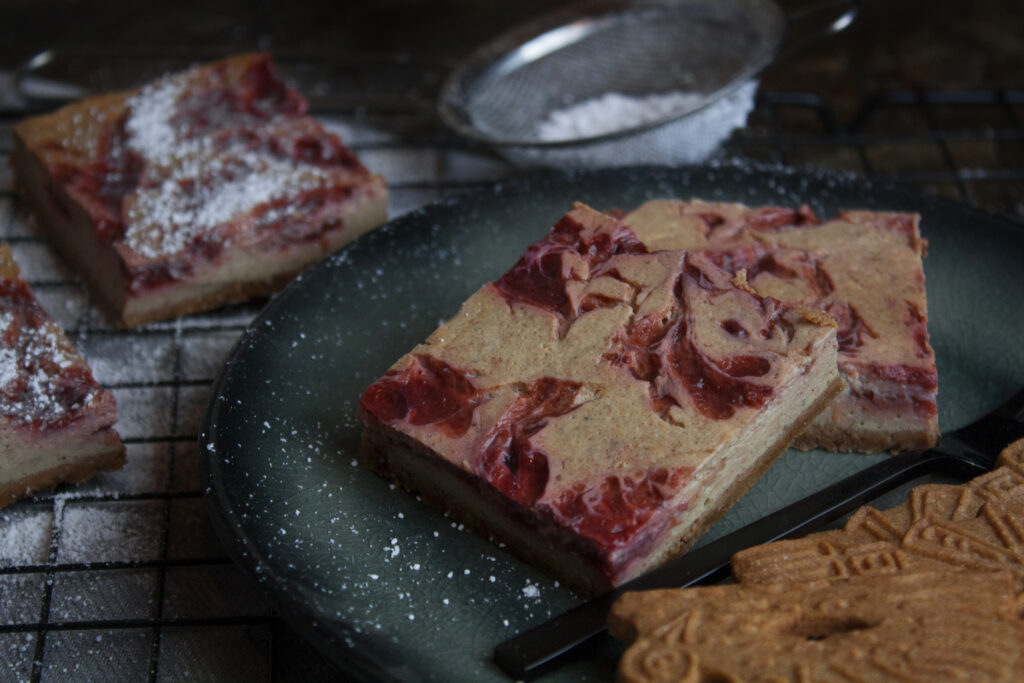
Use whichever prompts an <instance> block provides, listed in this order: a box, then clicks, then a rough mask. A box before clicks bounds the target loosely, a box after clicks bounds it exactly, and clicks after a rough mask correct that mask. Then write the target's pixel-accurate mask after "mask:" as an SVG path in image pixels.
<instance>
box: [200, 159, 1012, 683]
mask: <svg viewBox="0 0 1024 683" xmlns="http://www.w3.org/2000/svg"><path fill="white" fill-rule="evenodd" d="M653 197H684V198H688V197H702V198H706V199H719V200H728V201H742V202H747V203H751V204H765V203H771V204H783V205H797V204H800V203H807V204H810V205H811V207H812V208H813V209H814V210H815V212H817V214H818V215H819V216H828V215H832V214H833V213H834V212H835V211H836V210H837V209H839V208H843V207H850V208H868V209H898V210H905V211H918V212H920V213H921V214H922V216H923V222H922V230H923V232H924V234H925V236H926V237H927V239H928V240H929V255H928V258H927V261H926V264H925V272H926V276H927V281H928V304H929V313H930V317H931V320H930V325H929V328H930V331H931V335H932V342H933V344H934V346H935V350H936V353H937V355H938V365H939V376H940V398H939V405H940V411H939V413H940V414H939V418H940V422H941V425H942V427H943V429H945V430H949V429H954V428H956V427H959V426H961V425H963V424H966V423H967V422H970V421H971V420H973V419H975V418H977V417H979V416H981V415H982V414H984V413H985V412H986V411H988V410H990V409H991V408H993V407H995V406H996V405H998V404H999V403H1001V402H1002V401H1003V400H1005V399H1007V398H1008V397H1009V396H1011V395H1012V394H1013V393H1014V392H1015V391H1016V390H1017V389H1018V388H1019V387H1020V386H1022V385H1024V343H1022V342H1024V313H1022V306H1024V277H1022V276H1021V267H1022V264H1024V231H1022V230H1021V228H1020V227H1019V226H1016V225H1014V224H1012V223H1009V222H1007V221H1003V220H1000V219H997V218H995V217H993V216H990V215H987V214H983V213H980V212H977V211H973V210H970V209H967V208H965V207H962V206H959V205H956V204H952V203H950V202H947V201H943V200H940V199H935V198H928V197H922V196H918V195H914V194H909V193H905V192H902V191H898V190H894V189H890V188H885V187H878V186H876V185H873V184H871V183H869V182H867V181H865V180H863V179H858V178H855V177H848V176H837V175H831V174H827V175H826V174H817V173H814V174H810V173H800V172H794V171H788V170H780V169H763V168H762V169H750V168H746V167H732V166H725V167H699V168H682V169H665V168H637V169H625V170H622V169H617V170H604V171H595V172H587V173H578V174H570V175H543V176H533V177H528V178H523V179H520V180H516V181H514V182H510V183H505V184H501V185H495V186H494V187H492V188H490V189H487V190H485V191H481V192H477V193H474V194H469V195H465V196H461V197H459V198H457V199H454V200H451V201H448V202H444V203H440V204H435V205H432V206H429V207H427V208H426V209H423V210H421V211H416V212H414V213H411V214H408V215H406V216H403V217H401V218H399V219H397V220H395V221H392V222H391V223H389V224H388V225H386V226H384V227H382V228H380V229H379V230H377V231H375V232H373V233H371V234H369V235H367V236H365V237H363V238H361V239H359V240H357V241H356V242H355V243H354V244H352V245H349V246H348V247H346V248H344V249H342V250H341V251H339V252H337V253H336V254H334V255H333V256H331V257H330V258H328V259H327V260H326V261H324V262H323V263H321V264H320V265H319V266H317V267H315V268H313V269H311V270H310V271H308V272H306V273H305V274H303V275H302V276H301V277H299V278H298V279H297V280H296V281H295V282H294V283H292V284H291V285H290V286H289V287H288V288H287V289H285V290H284V292H283V293H281V294H280V295H279V296H277V297H276V298H275V299H274V300H273V301H272V302H271V303H270V304H269V305H268V306H267V307H266V309H265V310H264V311H263V312H262V314H261V315H260V316H259V318H258V319H257V320H256V321H255V322H254V323H253V324H252V326H251V327H250V328H249V329H248V330H246V332H245V333H244V334H243V335H242V337H241V339H240V340H239V342H238V344H237V345H236V346H235V348H234V350H233V351H232V353H231V355H230V357H229V359H228V361H227V364H226V365H225V367H224V370H223V371H222V373H221V375H220V377H219V379H218V380H217V382H216V385H215V386H214V390H213V394H212V398H211V402H210V406H209V409H208V411H207V413H206V416H205V420H204V424H203V428H202V433H201V435H200V437H199V452H200V454H201V462H202V465H203V468H204V472H203V475H204V478H205V483H206V485H207V487H208V488H207V494H208V500H209V502H210V504H211V507H212V512H213V517H214V521H215V523H216V525H217V526H218V527H219V530H220V533H221V535H222V537H223V538H224V540H225V541H226V543H227V545H228V547H229V550H230V552H231V553H232V554H233V556H234V557H235V559H236V560H237V561H238V562H239V563H240V564H241V565H242V566H243V567H244V568H245V569H247V570H248V571H249V572H251V573H252V574H253V575H254V576H255V577H256V578H257V579H259V580H260V581H261V582H262V583H263V585H264V586H265V587H266V588H267V589H268V590H269V591H270V592H271V594H272V596H273V597H274V599H275V602H276V604H277V605H278V607H279V608H280V609H281V610H282V612H283V613H285V615H286V616H290V617H291V619H292V621H293V622H294V623H296V624H297V625H298V626H299V627H300V628H302V629H303V630H304V631H305V632H306V634H307V635H308V636H309V637H310V638H311V639H312V640H313V641H314V642H315V643H317V644H318V645H320V646H321V647H322V648H323V649H324V651H325V652H327V653H328V654H329V655H330V656H331V657H332V658H333V659H334V660H335V661H336V662H338V663H339V664H340V665H341V666H343V667H345V668H346V669H347V670H348V671H350V672H351V673H352V674H353V675H355V676H357V677H359V678H385V679H386V678H396V679H413V680H417V679H424V680H439V681H454V680H474V681H480V680H491V679H493V680H504V677H503V675H502V674H501V673H500V671H499V670H498V669H497V668H496V667H495V666H494V665H493V663H491V662H490V661H489V656H490V652H491V650H492V649H493V647H494V646H495V645H496V644H498V643H499V642H501V641H503V640H505V639H506V638H509V637H511V636H512V635H515V634H516V633H518V632H520V631H522V630H524V629H526V628H528V627H530V626H533V625H536V624H538V623H540V622H542V621H544V620H546V619H547V618H548V617H550V616H554V615H556V614H559V613H560V612H562V611H564V610H565V609H567V608H569V607H571V606H573V605H575V604H577V602H578V598H576V597H575V596H574V595H573V594H572V593H570V592H569V591H567V590H566V589H565V588H563V587H560V586H559V585H558V584H556V583H554V582H553V581H551V580H549V579H548V578H546V577H545V576H544V575H542V574H541V573H539V572H537V571H536V570H534V569H533V568H531V567H530V566H528V565H526V564H524V563H522V562H520V561H518V560H516V559H515V558H513V557H511V556H510V555H509V554H507V553H506V552H504V551H503V550H502V549H500V548H499V547H496V546H495V545H492V544H491V543H489V542H488V541H487V540H486V539H482V538H478V537H477V536H475V535H473V534H471V533H469V532H468V531H464V530H463V529H462V528H461V526H459V525H457V524H455V523H453V522H452V521H451V520H450V519H448V518H446V517H444V516H442V515H440V514H438V513H436V512H433V511H432V510H429V509H427V508H426V507H424V506H423V505H421V504H420V503H419V502H418V501H417V500H416V499H415V497H413V496H411V495H409V494H407V493H405V492H403V491H401V490H395V489H393V488H392V487H391V486H389V485H388V484H387V483H385V482H383V481H382V480H381V479H379V478H377V477H376V476H374V475H373V474H370V473H368V472H366V471H363V470H362V469H361V468H360V467H357V466H356V465H355V462H354V456H355V453H356V451H357V449H358V446H359V436H360V431H361V427H360V424H359V422H358V421H357V420H356V417H355V414H356V402H357V399H358V397H359V394H360V392H361V391H362V390H363V388H364V387H366V386H367V385H368V384H369V383H370V382H372V381H373V380H374V379H375V378H376V377H378V376H379V375H380V374H381V373H383V372H384V370H385V369H387V367H388V366H389V365H390V364H391V363H392V362H393V361H394V360H395V359H397V358H398V357H399V356H401V355H402V354H403V353H405V352H406V351H407V350H408V349H410V348H411V347H412V346H413V345H414V344H416V343H417V342H419V341H421V340H422V339H424V338H425V337H426V336H427V335H428V334H429V333H430V332H431V331H432V330H433V329H434V328H435V327H436V326H437V324H438V323H439V322H440V321H441V320H443V319H445V318H446V317H447V316H450V315H452V314H453V313H455V312H456V311H457V310H458V308H459V305H460V303H461V302H462V301H463V300H464V299H465V298H466V297H468V296H469V295H470V294H471V293H472V292H473V291H475V290H476V289H477V288H478V287H479V286H480V285H481V284H483V283H484V282H486V281H488V280H491V279H494V278H496V277H497V276H499V275H500V274H501V273H502V272H504V270H505V269H507V268H508V267H509V266H510V265H511V264H512V263H513V262H514V261H515V260H516V258H518V256H519V254H520V252H521V251H522V250H523V248H524V247H525V246H526V245H527V244H529V243H530V242H532V241H534V240H536V239H538V238H540V237H541V236H542V235H544V234H545V232H546V231H547V229H548V227H549V226H550V225H551V224H552V223H553V222H554V221H555V220H556V219H557V218H558V217H559V216H561V215H562V214H563V213H564V212H565V211H566V210H568V208H569V207H570V205H571V202H572V201H573V200H581V201H584V202H587V203H589V204H591V205H592V206H594V207H596V208H599V209H610V208H629V207H633V206H635V205H637V204H639V203H641V202H643V201H644V200H646V199H649V198H653ZM881 457H884V456H856V455H834V454H833V455H825V454H821V453H798V452H787V453H785V454H784V455H783V456H782V457H781V458H780V459H779V461H778V462H777V463H776V464H775V465H774V466H773V467H772V468H771V469H770V470H769V471H768V473H767V474H766V475H765V476H764V477H763V478H762V479H761V480H760V481H759V482H758V484H757V485H756V486H755V487H754V489H753V490H751V491H750V493H748V494H747V495H746V496H745V497H744V498H742V499H741V500H740V501H739V502H738V503H737V504H736V506H735V507H734V508H733V509H732V510H731V511H730V512H729V513H728V514H727V515H726V516H725V517H723V518H722V520H721V521H720V522H719V523H718V524H717V525H715V527H714V528H713V529H712V530H711V531H710V532H709V533H708V534H707V535H706V538H705V539H703V541H704V542H706V541H707V540H709V539H711V538H714V537H717V536H720V535H722V534H724V533H727V532H729V531H731V530H734V529H736V528H738V527H740V526H742V525H744V524H746V523H748V522H750V521H752V520H754V519H757V518H758V517H760V516H762V515H764V514H765V513H767V512H770V511H772V510H774V509H777V508H779V507H781V506H783V505H785V504H787V503H790V502H793V501H795V500H798V499H799V498H802V497H803V496H804V495H806V494H808V493H811V492H813V491H815V490H817V489H819V488H821V487H823V486H824V485H826V484H828V483H830V482H832V481H835V480H837V479H839V478H841V477H844V476H846V475H848V474H850V473H852V472H854V471H856V470H858V469H860V468H862V467H864V466H866V465H868V464H870V463H872V462H876V461H877V460H878V459H879V458H881ZM693 552H699V549H698V550H695V551H693ZM590 655H591V656H590V657H588V658H587V659H586V660H585V661H578V662H576V663H574V664H571V665H569V666H568V667H566V668H563V669H561V670H559V671H558V672H555V673H553V674H550V677H551V678H553V679H565V680H581V679H583V678H587V679H590V680H605V679H609V678H611V676H612V672H613V669H614V664H615V659H616V657H617V650H616V648H615V647H614V646H611V645H604V646H602V648H601V649H600V650H599V651H597V652H591V653H590Z"/></svg>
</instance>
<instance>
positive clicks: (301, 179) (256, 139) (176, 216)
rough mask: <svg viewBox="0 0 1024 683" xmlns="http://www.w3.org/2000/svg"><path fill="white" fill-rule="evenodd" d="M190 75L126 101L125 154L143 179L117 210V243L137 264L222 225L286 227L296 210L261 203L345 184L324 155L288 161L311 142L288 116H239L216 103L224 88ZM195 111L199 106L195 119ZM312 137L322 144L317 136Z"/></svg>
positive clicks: (291, 113)
mask: <svg viewBox="0 0 1024 683" xmlns="http://www.w3.org/2000/svg"><path fill="white" fill-rule="evenodd" d="M192 73H193V72H185V73H183V74H175V75H171V76H166V77H164V78H161V79H160V80H158V81H156V82H154V83H152V84H151V85H149V86H146V87H144V88H143V89H142V90H140V91H139V92H138V93H137V94H136V95H134V96H132V97H130V98H129V99H128V101H127V106H128V111H129V115H128V117H127V119H126V122H125V133H126V135H127V139H126V145H127V146H128V148H129V149H131V150H132V151H133V152H135V153H136V154H138V155H139V156H140V157H141V158H142V160H143V162H144V165H143V169H144V170H143V172H142V175H141V177H140V178H139V185H138V187H137V189H136V191H135V192H134V193H133V194H132V195H131V196H130V198H129V200H128V202H126V205H125V207H124V220H125V233H124V236H123V240H124V243H125V245H126V246H128V247H129V248H130V249H132V250H133V251H135V252H136V253H137V254H139V255H140V256H142V257H144V258H150V259H152V258H158V257H161V256H168V255H172V254H176V253H178V252H180V251H181V250H182V249H184V248H185V247H187V246H188V245H189V244H191V243H192V242H194V241H195V240H196V238H198V237H200V236H202V235H203V234H205V233H208V232H210V231H211V230H212V229H214V228H216V227H217V226H220V225H223V224H225V223H228V222H229V221H237V222H238V225H239V230H241V231H245V230H247V229H248V230H251V229H253V228H256V227H259V226H261V225H266V224H268V223H270V222H273V221H274V220H280V219H282V218H285V217H287V215H288V214H290V213H293V212H294V211H295V208H294V207H292V206H287V207H284V208H287V209H288V211H287V212H286V211H283V210H281V209H275V208H269V207H267V206H266V204H267V203H268V202H269V203H274V202H275V201H276V200H282V202H281V203H284V202H283V200H285V199H287V198H289V197H294V196H295V195H296V194H298V193H300V192H308V191H310V190H315V189H317V188H321V187H327V186H330V185H334V184H337V183H338V181H339V178H343V177H344V175H341V176H339V169H338V166H337V165H332V164H331V163H330V159H329V158H328V157H329V155H328V154H327V151H326V150H327V147H321V152H322V154H321V157H320V158H319V159H315V160H316V161H320V162H324V163H312V161H313V160H307V159H306V158H301V159H296V158H292V157H291V156H289V155H288V154H287V153H286V151H287V150H288V149H289V148H290V145H292V144H295V143H296V141H297V140H299V139H303V138H304V136H308V135H310V134H311V129H310V128H309V126H308V124H307V123H306V122H305V121H304V120H303V119H301V118H296V115H295V113H294V111H292V110H283V111H273V110H266V111H265V110H260V112H259V113H258V114H253V113H250V112H245V111H236V110H234V109H232V105H225V104H224V103H223V102H222V99H224V98H219V94H222V93H223V92H224V89H226V88H229V85H228V84H226V83H224V82H221V81H219V80H218V79H215V78H214V79H212V80H210V81H209V82H206V83H199V84H194V83H193V82H192V80H190V79H192V78H193V76H192ZM211 87H212V88H213V90H210V91H209V92H210V93H212V94H210V95H209V96H210V97H211V101H210V103H209V106H206V101H205V100H204V99H203V97H204V93H205V92H207V90H208V89H209V88H211ZM227 99H228V100H230V98H227ZM197 102H198V103H199V104H200V105H203V106H200V107H199V109H200V110H201V114H198V115H197V114H194V112H193V111H192V109H193V108H195V107H196V106H197ZM315 131H316V132H314V133H312V134H313V135H314V139H316V140H319V139H320V137H322V135H323V133H322V132H321V131H320V129H319V128H316V129H315ZM296 136H298V137H296ZM317 136H319V137H317ZM261 211H262V213H261ZM218 241H222V239H218Z"/></svg>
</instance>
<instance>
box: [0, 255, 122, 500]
mask: <svg viewBox="0 0 1024 683" xmlns="http://www.w3.org/2000/svg"><path fill="white" fill-rule="evenodd" d="M116 421H117V414H116V409H115V406H114V397H113V395H112V394H111V393H110V392H109V391H106V390H104V389H102V388H100V386H99V385H98V384H97V383H96V380H95V379H93V376H92V373H91V372H90V371H89V368H88V366H86V364H85V361H83V360H82V358H81V357H80V356H79V355H78V354H77V353H76V352H75V350H74V349H73V348H72V347H71V343H70V342H69V341H68V339H67V337H65V336H64V333H63V331H61V329H60V327H59V326H58V325H57V324H56V323H55V322H54V321H53V320H51V319H50V317H49V316H48V315H47V314H46V312H45V311H44V310H43V309H42V308H41V307H40V306H39V303H38V302H37V301H36V299H35V297H34V296H33V295H32V292H31V291H30V290H29V288H28V285H27V284H26V283H25V281H24V280H22V279H21V278H20V277H19V273H18V266H17V265H16V264H15V263H14V261H13V259H12V258H11V250H10V247H9V246H8V245H7V244H3V243H0V506H4V505H7V504H9V503H11V502H13V501H14V500H16V499H18V498H22V497H25V496H29V495H31V494H32V493H33V492H34V491H39V490H42V489H49V488H52V487H54V486H56V485H57V484H59V483H61V482H78V481H83V480H85V479H88V478H89V477H92V476H93V475H94V474H95V473H96V472H98V471H100V470H115V469H118V468H120V467H121V466H122V465H123V464H124V454H125V451H124V446H123V445H122V444H121V440H120V438H118V435H117V432H115V431H114V428H113V425H114V423H115V422H116Z"/></svg>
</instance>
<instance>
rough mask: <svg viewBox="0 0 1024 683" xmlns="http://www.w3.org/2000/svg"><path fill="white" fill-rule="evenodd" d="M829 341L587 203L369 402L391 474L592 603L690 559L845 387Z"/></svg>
mask: <svg viewBox="0 0 1024 683" xmlns="http://www.w3.org/2000/svg"><path fill="white" fill-rule="evenodd" d="M835 349H836V340H835V326H834V323H833V322H832V321H831V319H829V318H828V316H825V315H823V314H821V313H820V312H819V311H813V310H809V309H804V308H799V307H792V306H789V305H787V304H783V303H780V302H779V301H777V300H775V299H772V298H770V297H761V296H759V295H757V294H756V293H755V292H753V290H751V289H750V288H749V287H747V286H745V285H744V283H743V282H742V280H741V279H739V278H735V277H733V276H732V275H731V274H729V273H727V272H725V271H724V270H722V269H721V268H720V267H718V266H717V265H716V264H715V263H714V262H713V261H712V260H711V259H710V258H708V257H707V255H705V254H701V253H690V254H687V253H685V252H682V251H660V252H653V253H652V252H650V251H649V250H648V249H647V247H646V246H645V245H644V244H643V243H642V242H641V241H640V240H638V239H637V237H636V235H634V233H633V232H632V231H631V230H630V229H629V228H628V227H626V226H625V225H623V224H622V223H620V222H618V221H617V220H615V219H613V218H611V217H609V216H606V215H604V214H601V213H598V212H596V211H594V210H592V209H590V208H589V207H586V206H584V205H582V204H577V205H576V206H575V207H574V208H573V210H572V211H570V212H569V213H568V214H566V215H565V216H564V217H563V218H561V219H560V220H559V221H558V222H557V223H556V224H555V226H554V227H553V228H552V229H551V231H550V232H549V233H548V235H547V236H546V237H545V238H543V239H541V240H540V241H538V242H536V243H534V244H532V245H530V246H529V247H527V249H526V252H525V253H524V254H523V256H522V257H521V258H520V259H519V261H518V262H517V263H516V264H515V265H514V266H513V267H512V268H511V269H510V270H509V271H508V272H507V273H505V274H504V275H503V276H502V277H501V278H500V279H498V280H497V281H495V282H491V283H488V284H486V285H484V286H483V287H482V288H481V289H480V290H478V291H477V292H476V293H475V294H473V295H472V296H471V297H470V298H469V299H468V300H467V301H466V302H465V304H464V305H463V306H462V309H461V310H460V311H459V312H458V314H456V315H455V316H454V317H453V318H452V319H451V320H450V321H449V322H447V323H445V324H443V325H441V327H440V328H438V329H437V331H435V332H434V333H433V334H432V335H431V336H430V337H429V338H428V339H427V340H426V342H425V343H423V344H421V345H420V346H418V347H416V348H415V349H413V350H412V351H411V352H410V353H408V354H407V355H405V356H404V357H402V358H401V359H399V360H398V362H396V363H395V364H394V365H393V366H392V367H391V369H389V370H388V371H387V373H386V374H385V375H384V376H383V377H381V378H380V379H379V380H377V381H376V382H375V383H373V384H372V385H371V386H370V387H369V388H367V389H366V391H365V392H364V393H363V395H362V397H361V399H360V406H359V415H360V419H361V420H362V421H363V423H364V424H365V426H366V429H365V430H364V435H363V450H362V457H363V459H364V460H365V461H366V462H367V463H368V465H369V466H370V467H371V468H373V469H374V470H376V471H378V472H380V473H381V474H383V475H385V476H387V477H390V478H393V479H395V480H397V481H399V482H401V483H402V484H404V485H405V486H406V487H407V488H409V489H412V490H414V491H417V492H419V493H420V494H421V495H422V496H423V497H424V498H425V499H427V500H428V501H430V502H432V503H433V504H435V505H437V506H439V507H442V508H443V509H445V510H448V511H450V512H452V513H453V514H454V515H456V516H458V517H459V518H460V519H463V520H466V521H469V522H471V523H473V524H475V525H476V526H478V527H480V528H482V529H483V530H485V531H486V532H487V533H488V534H490V535H492V536H493V537H494V538H495V539H497V540H499V541H502V542H504V543H506V544H507V545H508V546H509V547H510V548H511V549H513V550H514V551H516V552H518V553H519V554H520V555H522V556H524V557H525V558H527V559H528V560H531V561H533V562H535V563H537V564H539V565H541V566H543V567H546V568H547V569H548V570H549V571H550V572H552V573H554V574H555V575H557V576H559V577H560V578H562V579H563V580H564V581H566V582H568V583H569V584H571V585H573V586H576V587H578V588H581V589H583V590H586V591H596V590H602V589H606V588H608V587H610V586H614V585H617V584H620V583H622V582H624V581H626V580H628V579H630V578H632V577H634V576H637V575H638V574H640V573H642V572H644V571H646V570H647V569H649V568H651V567H653V566H656V565H657V564H660V563H661V562H663V561H664V560H666V559H667V558H669V557H670V556H672V555H674V554H676V553H678V552H681V551H682V550H684V549H685V548H687V547H688V546H689V545H690V544H691V543H692V542H693V541H695V540H696V538H697V537H698V536H699V535H700V534H701V532H703V530H704V529H705V528H707V526H708V525H710V523H711V522H712V521H713V520H715V519H716V518H717V517H718V516H719V515H721V514H722V512H724V511H725V510H726V509H727V508H728V507H729V506H731V505H732V503H733V502H734V501H735V500H736V499H737V498H738V497H739V496H740V495H742V493H743V492H744V491H745V490H746V489H747V488H748V487H749V486H750V484H751V483H752V482H753V480H754V479H755V478H756V477H757V476H759V475H760V473H761V472H763V471H764V469H765V468H766V467H767V466H768V465H769V464H770V463H771V462H772V460H773V459H774V458H775V457H776V456H777V455H778V453H779V452H781V451H782V450H783V449H784V448H785V447H786V446H787V445H788V444H789V442H790V440H791V439H792V438H793V436H794V435H795V434H796V433H797V432H798V431H799V430H800V429H801V428H802V427H803V426H804V425H805V424H806V423H807V422H808V421H809V420H810V419H811V418H812V417H813V416H814V415H815V414H816V413H817V412H818V411H819V410H820V409H821V407H822V406H824V405H825V404H826V403H827V402H828V401H830V400H831V398H832V397H833V396H834V394H835V393H836V392H837V391H838V390H839V388H840V387H841V381H840V380H839V376H838V372H837V371H836V368H835V359H836V356H835Z"/></svg>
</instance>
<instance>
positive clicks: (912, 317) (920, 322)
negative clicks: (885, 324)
mask: <svg viewBox="0 0 1024 683" xmlns="http://www.w3.org/2000/svg"><path fill="white" fill-rule="evenodd" d="M903 324H904V325H906V326H907V327H909V328H910V330H911V335H913V337H914V344H915V345H916V346H917V350H916V351H915V355H916V356H917V357H918V358H931V356H932V351H931V346H930V345H929V344H928V318H927V317H925V316H924V315H923V314H922V313H921V311H920V309H918V307H917V306H916V305H915V304H914V303H912V302H910V301H908V302H907V310H906V313H904V315H903Z"/></svg>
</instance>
